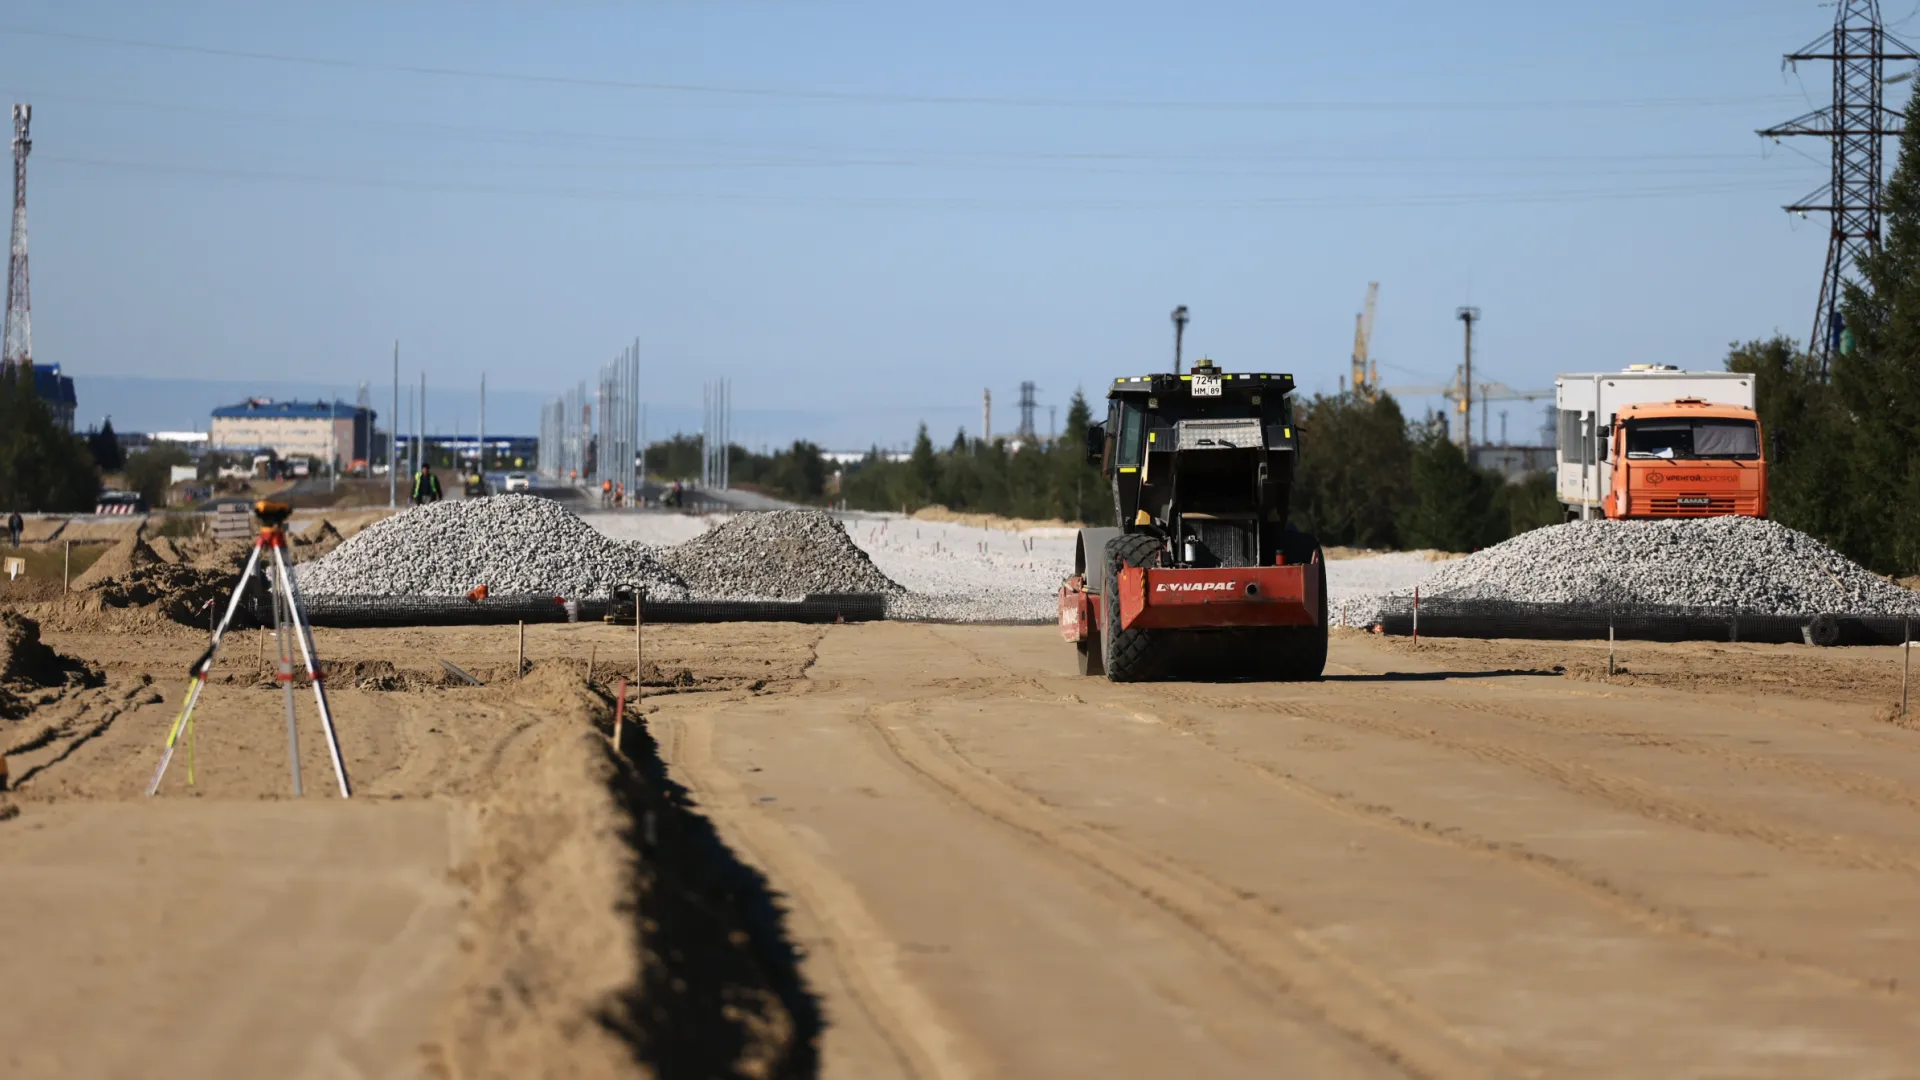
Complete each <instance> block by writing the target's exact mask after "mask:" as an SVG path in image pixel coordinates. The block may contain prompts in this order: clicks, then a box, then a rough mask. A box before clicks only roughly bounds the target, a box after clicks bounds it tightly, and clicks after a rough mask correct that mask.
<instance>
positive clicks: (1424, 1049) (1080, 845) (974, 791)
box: [863, 702, 1541, 1080]
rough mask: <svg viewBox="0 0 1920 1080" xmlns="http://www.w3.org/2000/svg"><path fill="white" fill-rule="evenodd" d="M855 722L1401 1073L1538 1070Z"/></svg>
mask: <svg viewBox="0 0 1920 1080" xmlns="http://www.w3.org/2000/svg"><path fill="white" fill-rule="evenodd" d="M913 704H915V703H913V702H900V703H897V704H896V706H894V707H893V708H892V709H891V710H885V711H889V712H891V713H892V714H893V715H895V716H899V717H900V719H901V720H902V721H903V722H901V723H897V724H889V723H887V722H886V721H884V720H883V719H881V716H880V713H881V712H882V711H883V710H868V711H866V712H865V713H864V714H863V719H864V720H865V721H866V723H867V724H869V725H870V726H871V727H872V728H873V730H874V731H875V732H876V733H877V734H878V735H879V737H880V740H881V741H882V742H883V743H884V744H885V746H886V747H887V749H888V750H889V751H891V752H892V754H893V755H894V756H895V757H896V758H897V759H898V760H899V761H900V762H901V764H902V765H904V766H905V767H906V768H907V769H909V770H911V771H912V772H913V773H916V774H918V775H919V776H920V777H921V778H922V779H923V780H924V781H925V782H926V783H929V784H931V785H933V786H934V787H936V788H938V789H939V790H941V791H943V792H945V793H946V794H947V795H948V796H950V797H951V798H953V799H956V800H958V801H959V802H961V803H962V804H964V805H966V806H969V807H971V808H973V809H974V810H975V811H977V812H979V813H980V814H981V815H983V816H985V817H986V818H988V819H990V820H992V821H994V822H996V823H997V824H999V825H1001V826H1003V827H1005V828H1007V829H1009V830H1011V831H1013V832H1015V833H1017V834H1019V835H1020V836H1022V837H1023V838H1025V839H1026V840H1027V841H1028V842H1029V843H1032V844H1034V845H1036V846H1039V847H1041V848H1044V849H1046V850H1049V851H1052V852H1057V853H1059V854H1061V855H1065V856H1067V857H1068V858H1070V859H1073V860H1074V861H1075V862H1077V863H1079V864H1081V865H1082V866H1085V867H1087V868H1089V869H1091V870H1093V871H1095V872H1097V873H1099V874H1101V875H1103V876H1105V877H1107V878H1109V879H1111V880H1113V881H1115V882H1118V883H1119V884H1120V885H1122V886H1124V887H1125V888H1126V889H1127V890H1128V891H1129V892H1131V893H1133V894H1134V895H1136V896H1138V897H1140V898H1142V899H1143V900H1145V901H1146V902H1147V903H1149V904H1151V905H1152V906H1154V907H1156V908H1158V909H1160V910H1161V911H1163V912H1165V913H1167V914H1168V915H1170V916H1172V917H1173V918H1175V919H1176V920H1178V921H1179V922H1181V923H1182V924H1184V925H1186V926H1188V927H1190V928H1191V929H1193V930H1194V931H1196V932H1198V933H1199V934H1201V935H1202V936H1204V937H1206V938H1207V939H1208V940H1210V941H1212V942H1213V943H1214V944H1215V945H1216V946H1217V947H1218V948H1220V949H1221V950H1222V951H1223V952H1225V953H1226V954H1227V955H1229V956H1231V957H1233V958H1234V959H1236V960H1237V961H1239V962H1240V963H1241V964H1243V965H1244V966H1246V967H1247V968H1248V969H1250V970H1253V971H1256V972H1259V973H1261V974H1263V975H1264V976H1265V977H1266V979H1267V980H1268V981H1269V982H1271V983H1274V984H1276V985H1277V986H1278V987H1279V988H1280V989H1282V990H1283V991H1285V992H1286V993H1287V994H1288V996H1289V997H1290V998H1291V999H1292V1000H1293V1001H1295V1002H1297V1003H1298V1004H1299V1005H1301V1006H1302V1007H1304V1008H1305V1009H1307V1010H1308V1011H1310V1012H1311V1013H1312V1014H1314V1015H1315V1016H1317V1017H1318V1018H1319V1019H1320V1021H1321V1022H1323V1023H1325V1024H1327V1025H1328V1026H1329V1027H1332V1028H1334V1029H1335V1030H1337V1031H1340V1032H1342V1033H1343V1034H1345V1035H1346V1036H1348V1037H1349V1038H1351V1039H1353V1040H1354V1041H1355V1042H1357V1043H1359V1044H1360V1045H1363V1046H1365V1047H1367V1048H1368V1049H1369V1050H1371V1051H1372V1052H1373V1053H1374V1054H1376V1055H1377V1056H1379V1057H1380V1058H1381V1059H1383V1060H1385V1061H1387V1062H1389V1063H1391V1064H1393V1065H1394V1066H1396V1067H1398V1068H1400V1069H1402V1070H1404V1071H1406V1072H1407V1073H1408V1074H1409V1075H1412V1076H1417V1077H1424V1078H1434V1080H1441V1078H1447V1080H1451V1078H1455V1077H1506V1076H1535V1075H1541V1074H1540V1073H1539V1072H1538V1070H1536V1069H1533V1068H1531V1067H1529V1066H1526V1065H1523V1064H1521V1063H1519V1062H1516V1061H1514V1060H1512V1059H1511V1058H1509V1057H1508V1056H1507V1055H1505V1054H1504V1053H1502V1052H1501V1051H1500V1050H1499V1049H1498V1048H1496V1047H1493V1046H1490V1045H1488V1044H1486V1043H1485V1042H1482V1041H1481V1040H1479V1039H1477V1038H1475V1037H1474V1036H1473V1035H1471V1034H1470V1033H1468V1032H1465V1031H1462V1030H1460V1029H1459V1028H1457V1027H1455V1026H1453V1025H1451V1024H1449V1023H1448V1022H1447V1021H1446V1020H1445V1019H1444V1018H1443V1017H1441V1016H1439V1015H1438V1014H1437V1013H1434V1012H1433V1011H1432V1010H1430V1009H1428V1008H1427V1007H1426V1006H1424V1005H1422V1004H1421V1003H1419V1002H1418V1001H1416V1000H1414V999H1413V998H1412V997H1411V996H1409V995H1407V994H1406V993H1404V992H1402V991H1400V990H1398V989H1397V988H1395V987H1394V986H1392V985H1391V984H1390V983H1388V982H1387V981H1386V980H1384V979H1382V978H1381V977H1379V976H1378V975H1376V974H1375V973H1373V972H1372V971H1370V970H1368V969H1367V968H1365V967H1363V966H1362V965H1360V964H1358V963H1356V962H1354V961H1353V960H1351V959H1350V958H1348V957H1346V956H1344V955H1342V954H1341V953H1339V952H1337V951H1335V950H1333V949H1331V948H1328V947H1327V946H1326V945H1324V944H1323V943H1321V942H1319V941H1317V940H1315V939H1314V938H1313V936H1312V935H1311V934H1308V933H1307V932H1306V931H1305V930H1304V929H1302V928H1301V927H1299V926H1298V925H1296V924H1294V923H1293V922H1291V921H1290V920H1288V919H1287V918H1286V917H1285V916H1284V915H1282V914H1280V913H1279V912H1277V911H1275V910H1273V909H1272V908H1270V907H1267V906H1265V905H1262V904H1260V903H1258V902H1256V901H1254V900H1251V899H1248V898H1246V897H1243V896H1242V895H1240V894H1238V893H1236V892H1234V891H1233V890H1232V889H1230V888H1228V887H1226V886H1223V885H1221V884H1219V883H1218V882H1215V881H1212V880H1211V879H1208V878H1206V877H1205V876H1203V875H1200V874H1197V873H1195V872H1194V871H1192V870H1191V869H1190V868H1187V867H1184V866H1175V865H1172V864H1170V863H1169V862H1167V861H1166V860H1164V859H1162V858H1160V857H1158V856H1155V855H1152V854H1149V853H1147V852H1144V851H1141V850H1138V849H1136V848H1134V847H1132V846H1130V845H1126V844H1123V843H1121V842H1120V841H1118V840H1116V839H1115V838H1113V837H1111V836H1108V835H1105V834H1103V833H1101V832H1099V831H1097V830H1094V829H1091V828H1088V827H1086V826H1083V825H1079V824H1077V823H1074V822H1072V821H1069V820H1067V819H1066V818H1064V817H1062V816H1061V815H1060V814H1059V812H1058V811H1056V810H1055V809H1053V808H1052V807H1050V806H1048V805H1047V804H1046V803H1045V802H1043V801H1041V800H1040V799H1038V798H1036V797H1034V796H1032V795H1030V794H1028V793H1026V792H1023V791H1021V790H1019V789H1018V788H1015V787H1013V786H1011V785H1009V784H1007V783H1006V782H1005V781H1003V780H1001V779H1000V778H999V777H997V776H995V775H994V774H992V773H991V772H989V771H987V770H986V769H984V768H982V767H981V766H979V765H978V764H976V763H975V762H974V761H973V760H972V759H971V758H968V757H967V756H966V755H965V754H964V753H962V752H961V751H960V750H959V748H958V747H956V746H954V744H953V743H952V742H951V741H950V740H948V739H946V738H945V737H944V736H942V735H941V734H939V733H938V732H937V731H934V730H933V729H932V728H930V727H929V726H928V725H926V724H925V723H924V722H922V721H914V720H909V719H908V718H906V717H904V716H901V715H900V714H901V712H902V711H903V710H904V709H906V708H908V707H911V706H912V705H913Z"/></svg>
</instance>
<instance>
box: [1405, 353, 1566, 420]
mask: <svg viewBox="0 0 1920 1080" xmlns="http://www.w3.org/2000/svg"><path fill="white" fill-rule="evenodd" d="M1464 389H1465V388H1464V387H1463V386H1462V385H1461V369H1460V368H1458V367H1455V368H1454V369H1453V381H1452V382H1449V383H1447V384H1446V385H1445V386H1385V387H1380V388H1379V389H1378V390H1377V391H1376V392H1384V393H1388V394H1392V395H1394V396H1395V397H1399V398H1410V397H1441V398H1446V399H1447V400H1448V401H1450V402H1452V403H1453V410H1452V411H1453V412H1455V413H1457V414H1461V423H1462V424H1463V425H1464V424H1470V423H1472V422H1473V418H1472V417H1470V416H1466V415H1464V414H1465V413H1466V411H1467V396H1466V394H1465V393H1463V392H1462V391H1463V390H1464ZM1552 397H1553V391H1552V390H1550V389H1549V390H1515V389H1514V388H1513V387H1511V386H1508V385H1507V384H1506V383H1503V382H1478V381H1476V382H1475V383H1474V384H1473V402H1474V404H1476V405H1479V406H1480V407H1481V409H1480V426H1481V427H1483V428H1484V427H1485V426H1486V412H1487V411H1486V405H1487V403H1488V402H1491V401H1539V400H1542V399H1550V398H1552ZM1463 430H1464V429H1463Z"/></svg>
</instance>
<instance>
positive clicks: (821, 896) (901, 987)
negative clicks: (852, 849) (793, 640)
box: [648, 710, 972, 1080]
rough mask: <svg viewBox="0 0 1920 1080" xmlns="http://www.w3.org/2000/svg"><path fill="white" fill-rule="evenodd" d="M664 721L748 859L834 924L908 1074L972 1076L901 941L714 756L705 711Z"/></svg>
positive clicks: (850, 975) (861, 1000)
mask: <svg viewBox="0 0 1920 1080" xmlns="http://www.w3.org/2000/svg"><path fill="white" fill-rule="evenodd" d="M648 719H649V722H650V723H657V722H658V721H660V720H662V719H664V720H665V721H666V722H667V725H668V731H667V739H666V740H665V741H666V744H667V746H668V747H669V748H670V753H671V755H672V756H671V759H670V760H671V762H672V768H673V769H674V771H675V772H677V773H679V774H680V775H681V776H683V777H684V778H685V782H686V785H687V787H688V789H689V790H690V791H692V792H693V793H694V794H695V795H696V796H697V797H698V798H699V800H700V801H701V802H702V803H704V804H705V805H706V809H707V812H708V813H709V815H710V816H712V817H713V818H714V824H715V825H716V826H717V827H719V828H720V829H721V830H722V831H723V835H726V836H727V838H728V842H729V843H731V844H734V845H735V846H736V847H738V848H739V849H740V851H741V854H742V855H743V856H744V857H745V858H746V859H747V860H748V861H750V862H753V863H755V864H757V865H758V866H760V868H761V869H762V871H763V872H764V873H766V874H767V876H768V877H769V878H770V879H771V880H773V881H776V882H778V883H779V885H780V887H781V888H782V889H784V890H786V891H787V892H789V893H791V894H792V895H793V896H795V897H796V898H797V899H798V900H799V901H800V903H801V904H802V905H803V906H804V907H805V908H806V910H807V911H808V912H809V913H810V914H811V915H812V916H813V917H814V918H816V919H818V920H819V921H820V923H821V924H822V926H823V927H824V928H825V929H826V931H827V933H826V940H827V945H828V948H829V949H830V950H831V952H832V955H833V964H834V967H835V968H836V969H837V970H838V971H839V973H840V975H841V977H842V978H843V979H844V980H845V981H846V985H847V990H848V992H849V996H851V997H852V998H853V1000H854V1001H855V1002H856V1003H857V1004H858V1006H859V1008H860V1011H861V1012H862V1013H863V1014H864V1015H865V1016H866V1017H867V1019H868V1020H869V1021H870V1022H871V1023H872V1024H873V1027H874V1030H876V1031H877V1032H879V1033H880V1036H881V1038H882V1039H884V1040H885V1041H886V1043H887V1045H888V1047H889V1048H890V1049H891V1050H892V1051H893V1054H894V1056H895V1057H896V1058H897V1059H898V1061H899V1063H900V1067H901V1069H902V1070H903V1071H904V1072H905V1073H907V1074H908V1075H910V1076H915V1077H922V1078H927V1080H949V1078H951V1080H962V1078H965V1077H968V1076H971V1075H972V1072H971V1070H969V1069H968V1068H967V1066H966V1064H965V1062H964V1061H963V1059H962V1053H961V1049H960V1046H959V1045H958V1040H957V1037H956V1036H955V1035H954V1033H953V1031H952V1030H951V1028H950V1027H949V1026H948V1024H947V1023H946V1020H945V1018H944V1017H943V1016H942V1015H941V1013H940V1011H939V1009H938V1008H937V1007H936V1006H935V1005H934V1004H933V1002H932V1001H931V1000H930V999H929V998H928V997H927V996H926V995H924V994H923V993H921V991H920V988H919V987H918V986H917V985H915V984H914V983H913V982H912V980H910V979H908V978H907V976H906V975H905V973H904V972H903V971H902V969H901V963H900V948H899V944H898V942H896V941H895V940H894V939H893V937H892V936H891V935H889V934H888V933H887V932H886V931H885V929H883V928H882V927H881V925H880V923H879V921H878V920H877V919H876V918H875V917H874V916H873V914H872V913H871V912H870V911H869V910H868V909H867V906H866V903H865V902H864V901H863V900H861V898H860V894H859V892H858V891H857V890H856V889H855V888H854V886H853V885H852V884H851V883H850V882H848V881H847V880H846V879H845V878H843V877H841V876H840V875H839V874H837V873H835V872H834V871H833V870H832V869H830V868H829V867H828V866H827V865H826V864H825V863H823V862H821V861H820V860H819V859H817V858H815V857H813V856H812V855H811V854H809V853H808V852H807V850H806V848H805V847H804V845H801V844H799V843H797V842H796V841H795V839H794V837H793V835H792V834H791V832H789V831H788V829H787V828H786V827H785V826H784V825H781V824H780V823H779V822H777V821H775V820H773V819H772V818H771V817H769V816H768V815H767V814H766V813H765V812H764V811H762V810H760V809H759V808H758V807H756V806H755V805H754V804H753V802H752V800H750V799H749V798H748V797H747V794H746V792H745V790H744V789H742V787H741V786H740V784H739V782H738V781H737V780H735V779H734V777H733V775H732V774H731V773H729V772H728V771H727V769H726V768H725V767H724V766H722V765H721V764H720V763H719V762H717V761H716V760H715V759H714V756H713V716H712V713H710V712H707V711H704V710H703V711H698V712H693V713H674V714H663V713H654V714H653V715H652V716H650V717H649V718H648Z"/></svg>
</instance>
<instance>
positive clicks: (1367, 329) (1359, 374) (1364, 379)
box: [1353, 281, 1380, 401]
mask: <svg viewBox="0 0 1920 1080" xmlns="http://www.w3.org/2000/svg"><path fill="white" fill-rule="evenodd" d="M1379 298H1380V283H1379V282H1377V281H1369V282H1367V308H1366V310H1365V311H1363V312H1361V313H1360V314H1358V315H1355V316H1354V317H1353V392H1354V393H1355V394H1357V395H1359V396H1360V397H1363V398H1365V399H1366V400H1368V401H1372V400H1374V399H1375V398H1377V397H1379V396H1380V390H1379V382H1380V369H1379V368H1378V367H1377V366H1374V365H1373V364H1372V361H1370V360H1369V359H1368V358H1367V347H1368V346H1369V345H1370V344H1371V343H1372V341H1373V305H1374V302H1375V301H1377V300H1378V299H1379Z"/></svg>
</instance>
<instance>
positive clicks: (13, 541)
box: [7, 510, 27, 547]
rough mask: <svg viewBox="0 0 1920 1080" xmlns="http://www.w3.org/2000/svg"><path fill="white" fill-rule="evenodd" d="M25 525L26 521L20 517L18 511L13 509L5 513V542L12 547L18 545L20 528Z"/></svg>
mask: <svg viewBox="0 0 1920 1080" xmlns="http://www.w3.org/2000/svg"><path fill="white" fill-rule="evenodd" d="M26 527H27V523H26V522H25V521H24V520H22V519H21V517H20V511H18V510H15V511H13V512H12V513H10V514H8V515H7V543H8V544H9V545H10V546H12V547H19V546H20V530H22V529H24V528H26Z"/></svg>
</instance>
